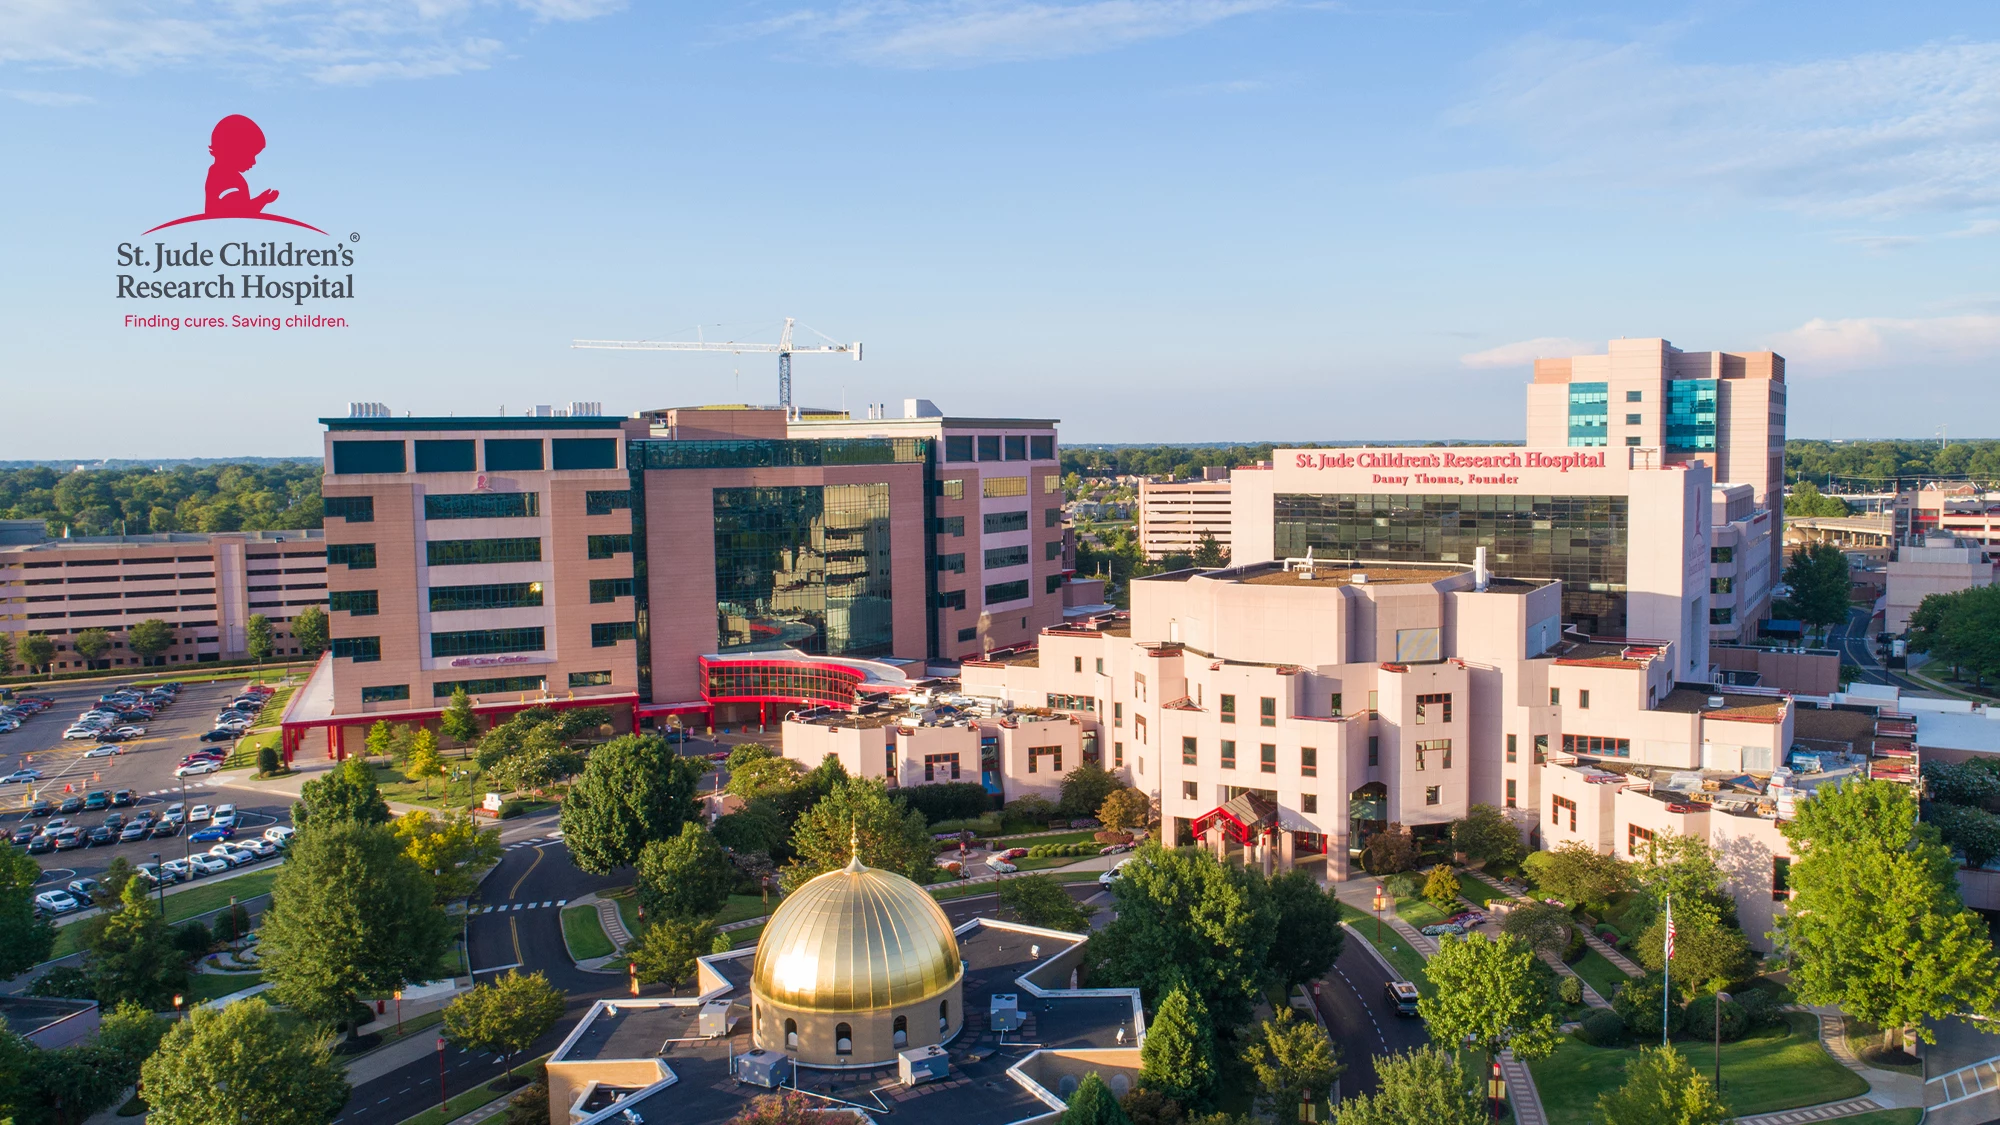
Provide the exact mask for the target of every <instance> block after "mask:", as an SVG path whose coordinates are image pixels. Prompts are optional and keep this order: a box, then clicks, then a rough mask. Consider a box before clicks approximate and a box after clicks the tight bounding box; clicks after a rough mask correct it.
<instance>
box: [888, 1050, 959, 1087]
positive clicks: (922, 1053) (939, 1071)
mask: <svg viewBox="0 0 2000 1125" xmlns="http://www.w3.org/2000/svg"><path fill="white" fill-rule="evenodd" d="M896 1072H897V1077H899V1078H901V1079H902V1081H903V1085H905V1086H919V1085H922V1084H923V1083H925V1082H936V1081H938V1080H940V1079H942V1078H944V1077H945V1076H946V1075H948V1074H950V1073H951V1055H950V1054H949V1053H947V1052H946V1051H945V1049H944V1048H943V1047H939V1046H937V1045H936V1044H932V1045H931V1046H929V1047H912V1048H910V1049H909V1050H907V1051H897V1052H896Z"/></svg>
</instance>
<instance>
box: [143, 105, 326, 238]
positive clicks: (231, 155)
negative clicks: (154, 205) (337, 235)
mask: <svg viewBox="0 0 2000 1125" xmlns="http://www.w3.org/2000/svg"><path fill="white" fill-rule="evenodd" d="M263 151H264V130H262V129H259V128H258V127H257V123H256V122H255V121H252V120H250V119H249V118H248V117H245V116H243V115H242V114H240V113H232V114H230V115H229V116H228V117H225V118H223V119H222V120H220V121H218V122H216V123H215V132H214V133H212V134H211V135H210V136H209V140H208V152H209V155H210V156H212V157H214V158H215V163H213V164H211V165H209V166H208V179H207V180H206V181H205V182H204V183H203V184H202V191H201V195H202V205H201V214H199V215H188V216H186V217H184V218H179V219H175V220H173V221H172V222H166V223H161V224H160V225H159V226H156V227H154V228H153V230H149V231H147V232H146V233H147V234H151V233H153V231H155V230H165V229H166V228H167V227H177V226H179V225H181V224H182V223H195V222H200V221H202V220H204V219H264V220H266V221H268V222H273V223H290V224H292V225H293V226H295V227H304V228H306V229H307V230H310V231H319V233H320V234H325V233H326V232H325V231H323V230H320V229H319V228H318V227H316V226H314V225H312V224H311V223H302V222H300V221H299V220H297V219H288V218H286V217H285V216H283V215H267V214H265V213H264V208H266V207H269V206H270V205H271V204H273V203H276V202H277V201H278V193H277V191H276V190H275V189H267V190H265V191H261V192H258V193H257V194H256V195H251V194H250V184H249V182H248V181H246V180H245V179H244V178H243V173H245V172H248V171H249V170H250V169H252V168H255V167H256V166H257V157H258V155H259V154H261V153H262V152H263Z"/></svg>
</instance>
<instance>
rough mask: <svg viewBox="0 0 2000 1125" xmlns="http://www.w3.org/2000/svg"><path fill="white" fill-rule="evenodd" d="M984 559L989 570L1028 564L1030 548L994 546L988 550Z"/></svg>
mask: <svg viewBox="0 0 2000 1125" xmlns="http://www.w3.org/2000/svg"><path fill="white" fill-rule="evenodd" d="M984 561H985V564H986V569H987V570H1005V569H1006V568H1007V567H1010V566H1026V565H1028V549H1027V548H1026V547H994V548H991V549H989V550H988V551H987V552H986V556H985V559H984Z"/></svg>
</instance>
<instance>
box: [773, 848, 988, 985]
mask: <svg viewBox="0 0 2000 1125" xmlns="http://www.w3.org/2000/svg"><path fill="white" fill-rule="evenodd" d="M962 971H963V970H962V968H961V966H960V964H959V953H958V938H957V936H956V935H954V934H953V933H952V932H951V921H950V920H949V919H947V918H946V917H945V916H944V911H943V910H941V909H939V907H938V904H937V902H936V900H934V899H932V898H931V896H930V895H928V894H925V893H924V891H923V889H922V888H921V887H919V886H917V885H916V884H915V883H912V882H911V881H910V880H908V879H905V878H903V877H902V876H901V875H897V874H895V873H894V872H890V871H877V870H875V869H873V868H869V867H862V866H861V865H860V864H858V863H854V864H849V865H848V866H847V867H845V868H843V869H842V870H839V871H829V872H827V873H826V874H824V875H821V876H819V877H818V878H816V879H813V880H812V881H811V882H808V883H807V884H806V885H805V886H803V887H800V888H799V889H798V890H797V891H795V892H793V893H792V895H791V897H789V898H787V899H785V901H784V902H782V903H780V904H779V906H778V909H777V912H776V913H775V914H773V915H772V916H771V921H770V923H769V924H768V925H766V926H765V927H764V935H763V937H761V938H759V939H758V941H757V959H756V962H755V965H754V966H753V969H752V972H751V978H750V980H751V983H750V990H751V992H752V993H753V994H754V995H756V996H759V997H763V998H766V999H769V1000H771V1001H773V1002H775V1003H779V1004H785V1005H789V1006H791V1007H794V1008H803V1009H806V1010H808V1011H820V1012H865V1011H869V1010H872V1009H877V1008H889V1007H896V1006H900V1005H903V1004H910V1003H914V1002H916V1001H918V1000H922V999H924V998H926V997H929V996H935V995H937V994H938V993H939V992H942V991H944V990H945V989H947V988H949V987H951V985H952V984H953V983H954V982H955V981H957V980H958V978H959V976H960V974H961V972H962Z"/></svg>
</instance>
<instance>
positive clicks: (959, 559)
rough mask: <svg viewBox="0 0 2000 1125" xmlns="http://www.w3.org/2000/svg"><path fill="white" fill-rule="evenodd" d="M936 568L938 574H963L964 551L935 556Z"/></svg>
mask: <svg viewBox="0 0 2000 1125" xmlns="http://www.w3.org/2000/svg"><path fill="white" fill-rule="evenodd" d="M937 568H938V573H939V574H964V573H965V552H963V551H960V552H958V553H956V554H950V555H939V556H938V557H937Z"/></svg>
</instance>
